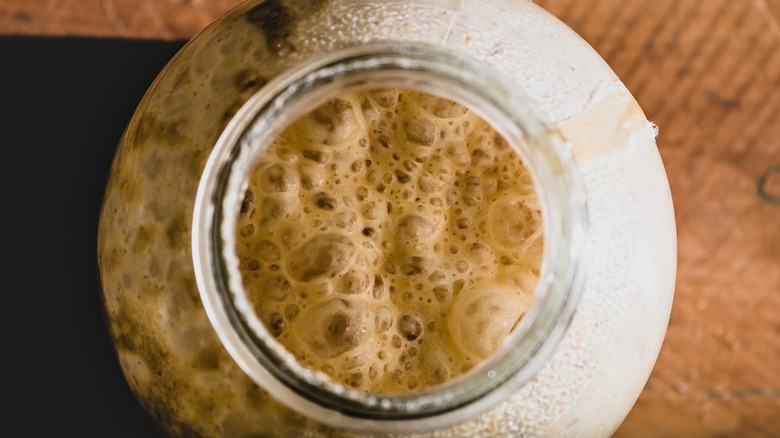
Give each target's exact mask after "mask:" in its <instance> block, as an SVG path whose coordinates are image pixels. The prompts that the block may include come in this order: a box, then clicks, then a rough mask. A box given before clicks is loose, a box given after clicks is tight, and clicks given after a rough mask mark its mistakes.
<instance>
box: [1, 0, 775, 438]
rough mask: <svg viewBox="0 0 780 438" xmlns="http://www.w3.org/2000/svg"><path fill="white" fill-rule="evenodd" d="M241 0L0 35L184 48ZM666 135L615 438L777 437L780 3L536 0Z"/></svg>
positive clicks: (20, 27)
mask: <svg viewBox="0 0 780 438" xmlns="http://www.w3.org/2000/svg"><path fill="white" fill-rule="evenodd" d="M238 2H239V0H211V1H208V0H148V1H143V2H138V1H133V0H103V1H101V0H0V34H5V35H47V36H51V35H77V36H100V37H123V38H162V39H169V40H172V39H186V38H189V37H191V36H193V35H194V34H195V33H197V32H198V31H199V30H200V29H202V28H203V27H204V26H205V25H206V24H208V23H209V22H211V21H212V20H214V19H215V18H216V17H218V16H219V15H221V14H222V13H223V12H225V11H227V10H228V9H229V8H231V7H232V6H234V5H236V4H237V3H238ZM537 3H538V4H540V5H541V6H543V7H545V8H547V9H548V10H549V11H550V12H552V13H553V14H555V15H556V16H558V17H559V18H560V19H561V20H562V21H564V22H565V23H567V24H568V25H570V26H571V27H572V28H573V29H574V30H575V31H577V32H578V33H579V34H580V35H582V37H583V38H584V39H585V40H586V41H588V42H589V43H590V44H591V45H592V46H593V47H594V48H595V49H596V50H597V51H598V52H599V53H600V54H601V55H602V56H603V57H604V58H605V59H606V60H607V62H608V63H609V64H610V65H611V66H612V67H613V69H614V70H615V72H616V73H617V74H618V76H619V77H620V78H621V79H622V80H623V81H624V82H625V83H626V85H627V86H628V88H629V89H630V90H631V91H632V92H633V93H634V95H635V97H636V98H637V100H638V101H639V103H640V105H641V106H642V107H643V109H644V110H645V112H646V114H647V116H648V118H650V119H651V120H653V121H655V122H656V123H657V124H658V125H659V127H660V135H659V137H658V146H659V149H660V151H661V154H662V157H663V159H664V163H665V165H666V169H667V172H668V175H669V180H670V184H671V189H672V195H673V199H674V203H675V207H676V217H677V226H678V234H679V272H678V279H677V291H676V296H675V303H674V306H673V309H672V317H671V321H670V323H669V329H668V334H667V337H666V340H665V343H664V345H663V348H662V350H661V354H660V357H659V359H658V362H657V365H656V367H655V369H654V371H653V373H652V375H651V377H650V380H649V381H648V383H647V385H646V387H645V389H644V391H643V392H642V394H641V396H640V398H639V400H638V402H637V404H636V406H635V407H634V409H633V410H632V411H631V413H630V414H629V415H628V418H627V419H626V421H625V422H624V423H623V424H622V425H621V427H620V429H619V430H618V432H617V434H616V436H618V437H681V436H682V437H716V436H717V437H727V436H729V437H730V436H734V437H737V436H739V437H780V0H652V1H651V0H538V1H537Z"/></svg>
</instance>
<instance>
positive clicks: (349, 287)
mask: <svg viewBox="0 0 780 438" xmlns="http://www.w3.org/2000/svg"><path fill="white" fill-rule="evenodd" d="M369 286H371V277H370V276H369V274H368V273H366V272H363V271H355V270H350V271H349V272H347V273H346V274H344V276H343V277H342V278H341V281H340V291H341V293H345V294H350V295H357V294H362V293H364V292H366V291H368V288H369Z"/></svg>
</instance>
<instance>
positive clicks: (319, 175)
mask: <svg viewBox="0 0 780 438" xmlns="http://www.w3.org/2000/svg"><path fill="white" fill-rule="evenodd" d="M298 171H299V172H300V173H301V186H302V187H303V188H304V189H306V190H314V189H317V188H319V187H320V186H321V185H322V183H323V182H324V181H325V173H324V172H323V170H322V168H321V167H320V166H316V165H314V164H311V163H301V165H300V166H298Z"/></svg>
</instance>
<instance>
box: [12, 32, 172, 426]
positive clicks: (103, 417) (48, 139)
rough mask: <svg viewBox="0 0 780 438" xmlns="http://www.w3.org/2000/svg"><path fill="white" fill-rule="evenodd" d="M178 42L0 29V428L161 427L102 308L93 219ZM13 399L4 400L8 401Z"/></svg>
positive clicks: (96, 217) (95, 217) (95, 232)
mask: <svg viewBox="0 0 780 438" xmlns="http://www.w3.org/2000/svg"><path fill="white" fill-rule="evenodd" d="M182 45H183V42H181V41H176V42H161V41H127V40H103V39H75V38H59V39H52V38H8V37H2V38H0V109H2V117H0V120H2V122H1V123H0V148H2V161H0V162H1V163H2V164H3V166H2V183H3V193H4V194H5V199H4V201H5V202H4V203H3V204H4V206H3V208H2V212H3V214H2V216H3V222H2V223H3V231H4V233H3V234H4V235H5V239H4V240H3V246H2V248H3V249H4V251H2V252H4V253H5V255H6V257H4V259H3V260H5V261H4V262H3V263H2V264H3V265H4V268H3V272H4V274H5V278H6V281H5V282H4V287H3V290H2V294H3V295H4V296H5V299H3V300H2V301H0V302H2V303H3V304H2V307H1V309H2V317H1V318H0V320H2V321H3V326H4V328H5V330H4V332H5V333H4V334H5V336H4V337H3V339H4V340H5V345H4V347H5V348H3V356H2V357H3V362H4V370H6V372H5V373H3V374H4V379H3V380H4V384H3V387H4V393H3V399H5V400H6V403H7V402H10V406H11V408H10V410H9V408H7V407H6V408H4V412H5V413H6V415H4V418H6V419H7V420H10V423H11V424H10V425H9V424H8V422H7V420H4V429H5V430H9V431H10V430H14V428H13V426H21V429H20V428H16V431H17V432H15V433H14V436H35V437H37V436H77V437H159V436H160V434H159V433H158V432H157V431H156V430H155V428H154V425H153V424H152V422H151V421H150V420H149V418H148V417H147V416H146V414H145V413H144V412H143V410H142V409H141V408H140V405H139V404H138V403H137V401H136V399H135V398H134V396H133V394H132V393H131V391H130V389H129V387H128V386H127V383H126V382H125V380H124V377H123V376H122V373H121V370H120V368H119V363H118V361H117V359H116V357H115V356H114V353H113V350H112V347H111V344H110V341H109V337H108V332H107V328H106V325H105V323H104V320H103V316H102V313H101V309H100V301H99V287H98V280H97V263H96V252H97V250H96V247H97V223H98V211H99V206H100V202H101V200H102V196H103V188H104V184H105V180H106V177H107V175H108V170H109V165H110V163H111V159H112V158H113V155H114V152H115V150H116V145H117V141H118V140H119V137H120V135H121V133H122V130H123V129H124V126H125V124H126V123H127V122H128V121H129V119H130V116H131V115H132V113H133V111H134V110H135V107H136V105H137V104H138V102H139V101H140V99H141V97H142V95H143V93H144V92H145V91H146V89H147V87H148V86H149V85H150V84H151V82H152V80H153V79H154V77H155V76H156V75H157V73H158V72H159V71H160V70H161V69H162V68H163V66H164V65H165V63H166V62H167V61H168V60H169V59H170V58H171V57H172V56H173V55H174V54H175V53H176V51H177V50H179V48H181V46H182ZM6 406H8V404H6Z"/></svg>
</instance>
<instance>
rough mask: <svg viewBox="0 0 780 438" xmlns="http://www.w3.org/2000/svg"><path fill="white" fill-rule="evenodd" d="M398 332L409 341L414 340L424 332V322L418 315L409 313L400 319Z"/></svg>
mask: <svg viewBox="0 0 780 438" xmlns="http://www.w3.org/2000/svg"><path fill="white" fill-rule="evenodd" d="M398 333H399V334H400V335H401V336H403V337H404V339H406V340H407V341H414V340H415V339H417V338H419V337H420V335H421V334H422V322H420V318H418V317H417V316H416V315H412V314H410V313H407V314H405V315H403V316H401V318H399V319H398Z"/></svg>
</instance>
